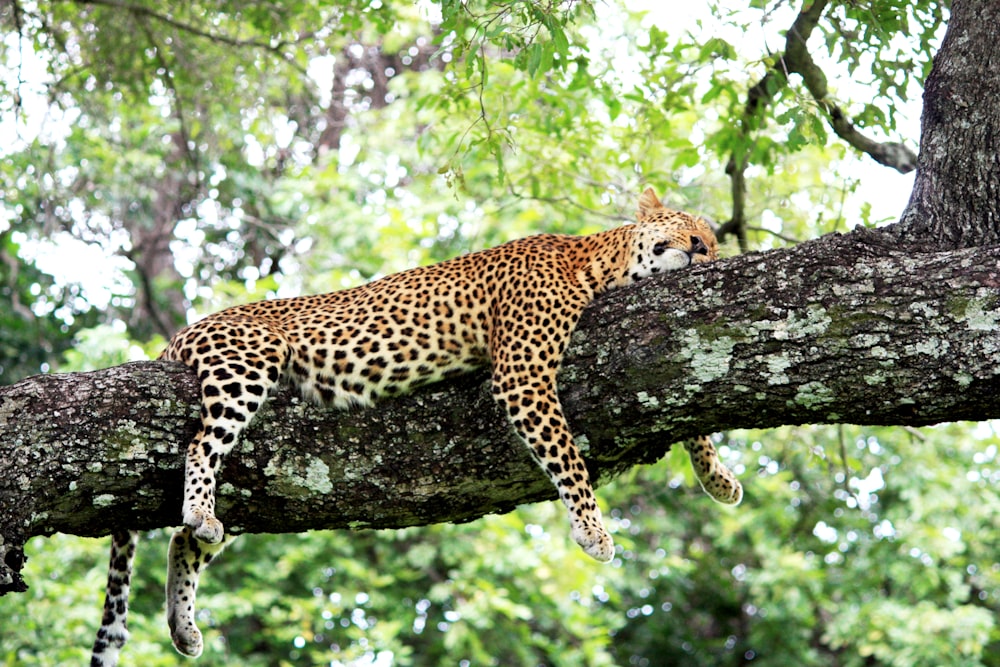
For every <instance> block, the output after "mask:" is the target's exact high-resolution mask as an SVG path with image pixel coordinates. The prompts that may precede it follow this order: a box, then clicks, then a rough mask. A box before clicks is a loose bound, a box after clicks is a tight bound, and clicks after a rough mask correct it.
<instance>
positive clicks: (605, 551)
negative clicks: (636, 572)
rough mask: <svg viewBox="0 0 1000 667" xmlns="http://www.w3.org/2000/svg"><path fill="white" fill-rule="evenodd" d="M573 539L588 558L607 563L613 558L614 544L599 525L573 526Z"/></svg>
mask: <svg viewBox="0 0 1000 667" xmlns="http://www.w3.org/2000/svg"><path fill="white" fill-rule="evenodd" d="M573 539H574V540H576V543H577V544H579V545H580V546H581V547H583V550H584V551H585V552H586V554H587V555H588V556H590V557H591V558H593V559H595V560H598V561H600V562H602V563H608V562H610V561H611V559H612V558H614V557H615V542H614V540H612V539H611V536H610V535H608V531H606V530H605V529H604V526H602V525H601V524H600V523H598V524H596V525H586V524H583V523H579V524H576V525H574V526H573Z"/></svg>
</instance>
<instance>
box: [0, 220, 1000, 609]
mask: <svg viewBox="0 0 1000 667" xmlns="http://www.w3.org/2000/svg"><path fill="white" fill-rule="evenodd" d="M998 300H1000V249H996V248H971V249H967V250H961V251H952V252H946V253H922V254H914V253H912V252H909V251H907V250H905V249H901V248H899V247H898V246H895V245H894V244H892V243H887V242H886V239H885V238H884V235H883V234H881V233H877V232H868V231H861V232H855V233H852V234H849V235H844V236H838V235H832V236H827V237H824V238H822V239H819V240H817V241H813V242H809V243H804V244H801V245H799V246H797V247H795V248H792V249H790V250H782V251H775V252H769V253H751V254H748V255H743V256H740V257H737V258H734V259H731V260H726V261H721V262H717V263H715V264H713V265H711V266H705V267H698V268H695V269H692V270H688V271H685V272H682V273H679V274H674V275H667V276H661V277H657V278H656V279H650V280H647V281H645V282H644V283H642V284H640V285H637V286H635V287H633V288H628V289H624V290H620V291H618V292H616V293H612V294H610V295H608V296H606V297H604V298H601V299H599V300H598V302H597V303H596V304H595V305H593V306H592V307H591V308H589V309H588V310H587V311H586V313H585V315H584V318H583V320H582V322H581V324H580V326H579V328H578V330H577V332H576V334H575V335H574V337H573V343H572V345H571V348H570V350H569V353H568V355H567V358H566V361H565V364H564V368H563V371H562V373H561V375H560V386H561V388H562V392H561V394H562V398H563V401H564V407H565V411H566V413H567V417H568V418H569V420H570V423H571V424H572V426H573V428H574V431H575V433H576V434H577V436H578V442H579V443H580V445H581V449H583V451H584V453H585V455H586V457H587V459H588V464H589V466H590V469H591V473H592V474H593V476H594V479H595V480H596V481H597V483H601V482H606V481H607V480H608V479H610V478H611V477H613V476H615V475H616V474H618V473H620V472H622V471H623V470H625V469H627V468H629V467H631V466H633V465H636V464H639V463H648V462H652V461H655V460H657V459H659V458H660V457H661V456H663V455H664V454H665V453H666V452H667V451H668V450H669V448H670V444H671V443H672V442H675V441H677V440H679V439H682V438H685V437H688V436H692V435H696V434H698V433H701V432H710V431H715V430H722V429H730V428H736V427H770V426H777V425H781V424H800V423H818V422H844V423H857V424H909V425H921V424H930V423H935V422H940V421H950V420H956V419H973V420H978V419H986V418H990V417H995V416H996V415H997V414H1000V366H998V364H997V363H996V360H997V358H998V353H1000V337H998V335H997V320H998V319H1000V312H998V305H1000V304H998ZM197 402H198V390H197V381H196V379H195V377H194V376H193V373H191V372H190V371H189V370H188V369H187V368H186V367H184V366H180V365H176V364H171V363H167V362H142V363H135V364H127V365H125V366H120V367H117V368H111V369H108V370H104V371H96V372H92V373H77V374H65V375H48V376H36V377H32V378H28V379H26V380H24V381H22V382H20V383H18V384H16V385H13V386H10V387H6V388H3V389H0V510H2V511H0V535H2V537H3V543H2V544H0V554H2V555H3V558H2V562H3V563H4V564H3V565H2V566H0V588H2V589H3V590H20V589H22V588H23V582H21V580H20V578H19V575H18V571H19V569H20V563H21V561H22V558H23V554H22V551H21V547H22V545H23V543H24V540H25V539H27V538H28V537H31V536H33V535H48V534H51V533H53V532H56V531H59V532H66V533H72V534H78V535H102V534H106V533H108V532H110V531H111V530H112V529H114V528H122V527H128V528H136V529H144V528H153V527H158V526H169V525H175V524H177V523H179V521H180V507H181V486H182V470H183V451H184V448H185V445H186V443H187V441H188V439H189V438H190V437H191V435H192V434H193V433H194V431H195V429H196V428H197V426H198V404H197ZM220 484H221V486H220V493H219V515H220V517H221V518H222V519H223V521H224V522H225V523H226V525H227V529H228V530H229V531H231V532H290V531H302V530H309V529H320V528H357V527H371V528H385V527H399V526H410V525H420V524H428V523H434V522H442V521H467V520H471V519H474V518H477V517H480V516H483V515H485V514H488V513H493V512H504V511H508V510H510V509H512V508H513V507H514V506H515V505H517V504H520V503H525V502H532V501H537V500H545V499H551V498H555V497H556V494H555V490H554V488H552V487H551V485H550V484H549V482H548V481H547V479H546V477H545V475H544V474H543V473H542V472H541V471H540V470H538V469H536V467H535V465H534V463H533V462H532V460H531V458H530V456H529V454H528V452H527V450H526V449H525V448H523V447H521V446H520V445H519V444H517V442H516V441H515V438H514V436H513V433H512V431H511V430H510V429H509V428H508V426H507V424H506V421H505V418H504V416H503V413H502V411H501V410H500V409H499V408H498V407H497V406H495V405H494V403H493V400H492V398H491V394H490V391H489V383H488V381H487V378H486V374H473V375H470V376H468V377H466V378H463V379H460V380H458V381H455V382H449V383H442V384H439V385H435V386H432V387H428V388H425V389H424V390H422V391H419V392H417V393H415V394H413V395H411V396H409V397H403V398H400V399H396V400H385V401H382V402H381V403H379V404H378V405H376V406H375V407H373V408H369V409H367V410H363V411H355V412H338V411H332V410H330V411H328V410H323V409H320V408H317V407H314V406H312V405H309V404H307V403H304V402H302V401H299V400H298V399H296V398H295V395H294V393H292V392H291V391H288V390H284V391H282V392H281V393H280V394H279V395H278V396H277V397H276V398H275V400H273V401H272V402H271V404H270V406H269V407H268V408H266V409H265V412H264V413H263V414H262V415H261V416H260V417H259V418H258V420H257V421H256V422H255V423H254V425H253V426H251V428H250V429H249V431H248V433H247V437H246V440H245V442H244V443H243V444H242V445H240V447H239V448H238V449H237V450H236V452H234V454H233V455H231V456H230V457H229V458H228V459H227V460H226V462H225V464H224V467H223V470H222V473H221V476H220ZM751 484H752V482H751Z"/></svg>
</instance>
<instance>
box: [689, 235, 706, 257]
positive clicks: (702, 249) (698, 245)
mask: <svg viewBox="0 0 1000 667" xmlns="http://www.w3.org/2000/svg"><path fill="white" fill-rule="evenodd" d="M691 254H692V255H707V254H708V246H707V245H705V242H704V241H703V240H702V238H701V237H700V236H692V237H691Z"/></svg>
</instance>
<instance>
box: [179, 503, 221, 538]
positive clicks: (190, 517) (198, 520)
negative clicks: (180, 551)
mask: <svg viewBox="0 0 1000 667" xmlns="http://www.w3.org/2000/svg"><path fill="white" fill-rule="evenodd" d="M184 525H185V526H187V527H188V528H190V529H191V532H192V533H193V534H194V536H195V539H197V540H199V541H201V542H206V543H208V544H218V543H219V542H221V541H222V538H223V537H224V536H225V532H226V531H225V528H223V526H222V522H221V521H219V520H218V519H217V518H215V516H213V515H211V514H209V513H207V512H205V511H204V510H199V509H193V510H190V511H188V512H185V513H184Z"/></svg>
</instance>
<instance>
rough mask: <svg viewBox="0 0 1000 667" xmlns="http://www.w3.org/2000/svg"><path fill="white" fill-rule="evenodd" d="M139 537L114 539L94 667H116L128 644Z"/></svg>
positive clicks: (121, 533)
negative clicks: (129, 612)
mask: <svg viewBox="0 0 1000 667" xmlns="http://www.w3.org/2000/svg"><path fill="white" fill-rule="evenodd" d="M138 541H139V533H137V532H135V531H119V532H116V533H114V534H113V535H112V536H111V559H110V562H109V563H108V585H107V589H106V590H105V594H104V617H103V618H102V619H101V627H100V629H99V630H98V631H97V639H95V640H94V649H93V651H92V653H91V657H90V667H115V665H117V664H118V653H119V652H120V651H121V649H122V647H123V646H125V642H126V641H128V594H129V589H130V587H131V583H132V561H133V560H134V559H135V545H136V544H137V543H138Z"/></svg>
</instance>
